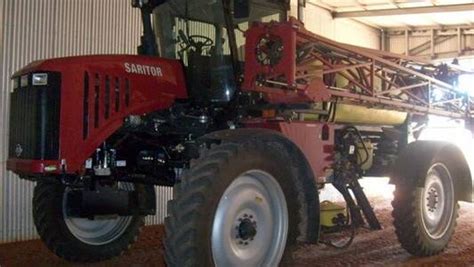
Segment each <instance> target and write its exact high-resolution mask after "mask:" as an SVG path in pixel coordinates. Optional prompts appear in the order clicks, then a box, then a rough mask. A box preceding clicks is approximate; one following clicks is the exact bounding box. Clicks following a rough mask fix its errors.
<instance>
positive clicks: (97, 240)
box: [63, 183, 134, 246]
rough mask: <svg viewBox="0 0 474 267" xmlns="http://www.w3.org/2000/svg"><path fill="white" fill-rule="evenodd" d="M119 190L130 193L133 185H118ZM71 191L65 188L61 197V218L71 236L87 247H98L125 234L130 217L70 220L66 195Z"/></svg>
mask: <svg viewBox="0 0 474 267" xmlns="http://www.w3.org/2000/svg"><path fill="white" fill-rule="evenodd" d="M118 188H119V189H121V190H126V191H132V190H133V189H134V186H133V184H130V183H119V184H118ZM69 191H71V189H70V188H66V190H65V191H64V196H63V218H64V222H65V223H66V226H67V228H68V229H69V231H70V232H71V234H72V235H73V236H74V237H76V238H77V239H79V240H80V241H81V242H84V243H86V244H89V245H94V246H99V245H105V244H108V243H111V242H113V241H114V240H116V239H117V238H119V237H120V236H122V234H123V233H124V232H125V230H126V229H127V228H128V226H129V225H130V223H131V221H132V216H117V217H115V218H100V219H99V218H96V219H94V220H89V219H86V218H72V217H69V216H68V215H67V213H66V210H67V208H66V207H67V193H68V192H69Z"/></svg>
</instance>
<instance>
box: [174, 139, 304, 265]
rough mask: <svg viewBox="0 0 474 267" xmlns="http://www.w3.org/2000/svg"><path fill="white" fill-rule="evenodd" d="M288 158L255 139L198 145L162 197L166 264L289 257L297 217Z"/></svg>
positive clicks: (262, 261)
mask: <svg viewBox="0 0 474 267" xmlns="http://www.w3.org/2000/svg"><path fill="white" fill-rule="evenodd" d="M291 162H292V160H291V159H289V158H288V156H287V155H286V156H285V153H284V152H282V151H281V150H280V149H278V148H277V146H275V145H271V143H265V142H264V141H258V140H254V141H245V142H243V141H239V142H231V143H223V144H220V145H213V146H211V148H209V149H206V150H204V151H202V153H201V154H200V157H199V158H198V159H197V160H194V161H193V162H192V163H191V167H190V169H189V170H188V171H187V172H186V173H185V174H184V175H183V178H182V180H181V182H180V183H178V184H177V185H175V191H174V193H175V195H174V200H172V201H170V202H169V203H168V215H169V216H168V217H167V218H166V220H165V228H166V240H165V249H166V253H165V256H166V262H167V264H168V266H173V267H174V266H179V267H186V266H218V267H221V266H277V265H278V264H280V262H289V261H290V260H291V251H292V248H294V246H293V245H295V243H296V241H297V236H298V233H299V230H298V225H299V223H300V222H301V218H302V217H301V214H302V213H301V212H300V207H301V206H300V202H299V201H298V192H297V190H296V187H295V183H294V181H295V180H297V179H298V177H295V176H296V175H295V173H297V172H295V171H294V168H292V166H291V165H292V164H291ZM301 191H303V190H301Z"/></svg>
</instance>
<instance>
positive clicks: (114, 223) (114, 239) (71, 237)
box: [33, 182, 144, 262]
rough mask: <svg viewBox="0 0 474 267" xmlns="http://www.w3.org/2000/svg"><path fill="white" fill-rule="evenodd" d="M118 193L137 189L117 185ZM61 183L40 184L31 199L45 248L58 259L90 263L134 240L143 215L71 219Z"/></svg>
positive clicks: (112, 254)
mask: <svg viewBox="0 0 474 267" xmlns="http://www.w3.org/2000/svg"><path fill="white" fill-rule="evenodd" d="M118 186H119V188H120V189H121V190H127V191H131V190H139V188H135V186H134V185H133V184H129V183H119V185H118ZM70 190H71V189H70V188H69V187H66V186H64V185H62V184H60V183H51V182H39V183H38V184H37V186H36V187H35V190H34V196H33V219H34V222H35V225H36V229H37V231H38V233H39V235H40V237H41V239H42V240H43V241H44V242H45V243H46V246H47V247H48V248H49V249H50V250H51V251H52V252H54V253H55V254H56V255H58V256H59V257H61V258H64V259H66V260H68V261H74V262H93V261H100V260H105V259H109V258H112V257H115V256H118V255H120V254H121V253H122V252H123V251H124V250H126V249H127V248H128V247H129V246H130V245H131V244H132V243H133V242H134V241H135V240H136V239H137V236H138V234H139V232H140V228H141V226H142V225H143V223H144V217H143V216H138V215H136V216H112V217H111V216H108V217H105V216H103V217H96V218H93V219H87V218H72V217H69V216H68V215H67V212H66V210H67V207H68V203H67V197H66V196H67V193H68V192H69V191H70Z"/></svg>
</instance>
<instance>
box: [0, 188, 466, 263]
mask: <svg viewBox="0 0 474 267" xmlns="http://www.w3.org/2000/svg"><path fill="white" fill-rule="evenodd" d="M371 202H372V204H373V205H374V206H375V207H376V213H377V215H378V217H379V219H380V221H381V222H382V225H383V228H384V229H383V230H380V231H375V232H370V231H366V230H362V232H363V233H359V234H358V235H357V236H356V238H355V240H354V243H353V244H352V246H351V247H349V248H347V249H344V250H337V249H333V248H329V247H327V246H325V245H304V246H301V247H300V248H299V249H298V250H297V251H296V252H295V259H296V262H295V266H474V205H473V204H461V210H460V217H459V219H458V227H457V230H456V233H455V235H454V238H453V240H452V241H451V243H450V245H449V247H448V248H447V249H446V251H445V252H444V253H443V254H441V255H439V256H435V257H430V258H415V257H412V256H410V255H409V254H408V253H407V252H405V251H404V250H403V249H402V248H401V247H400V245H399V244H398V242H397V239H396V236H395V233H394V228H393V226H392V218H391V215H390V213H391V206H390V199H383V198H380V197H371ZM162 236H163V228H162V227H161V226H152V227H146V228H145V230H144V232H143V233H142V235H141V237H140V239H139V241H138V243H137V244H136V245H135V246H134V247H133V248H132V249H131V250H130V251H128V252H126V253H125V255H124V256H122V257H120V258H116V259H113V260H109V261H106V262H102V263H99V264H93V265H90V266H165V264H164V261H163V246H162V241H161V240H162ZM0 266H2V267H4V266H5V267H8V266H24V267H26V266H78V265H73V264H69V263H67V262H65V261H63V260H61V259H59V258H57V257H56V256H54V255H53V254H52V253H51V252H49V251H48V250H47V249H46V247H45V246H44V245H43V244H42V243H41V242H40V241H28V242H19V243H13V244H6V245H0Z"/></svg>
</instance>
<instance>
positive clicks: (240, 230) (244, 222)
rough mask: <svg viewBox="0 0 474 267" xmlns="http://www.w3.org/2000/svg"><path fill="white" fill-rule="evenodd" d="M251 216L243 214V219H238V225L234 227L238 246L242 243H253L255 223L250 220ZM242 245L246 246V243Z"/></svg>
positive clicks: (255, 231)
mask: <svg viewBox="0 0 474 267" xmlns="http://www.w3.org/2000/svg"><path fill="white" fill-rule="evenodd" d="M252 218H253V216H252V215H250V216H249V215H247V214H244V218H239V225H238V226H237V227H236V230H237V236H236V237H237V239H238V240H239V244H241V243H242V240H243V241H253V239H254V237H255V236H256V235H257V222H256V221H253V220H252ZM244 245H248V242H244Z"/></svg>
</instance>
